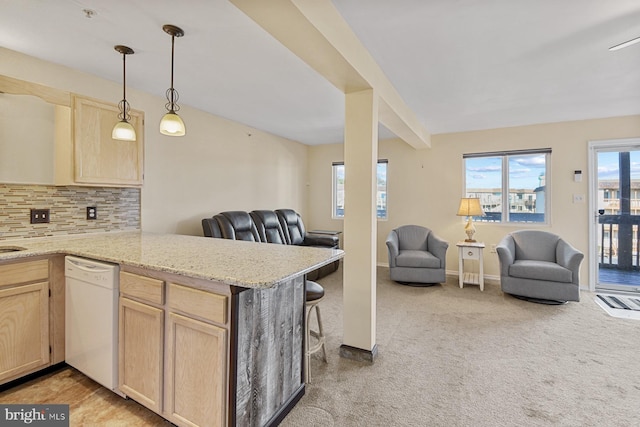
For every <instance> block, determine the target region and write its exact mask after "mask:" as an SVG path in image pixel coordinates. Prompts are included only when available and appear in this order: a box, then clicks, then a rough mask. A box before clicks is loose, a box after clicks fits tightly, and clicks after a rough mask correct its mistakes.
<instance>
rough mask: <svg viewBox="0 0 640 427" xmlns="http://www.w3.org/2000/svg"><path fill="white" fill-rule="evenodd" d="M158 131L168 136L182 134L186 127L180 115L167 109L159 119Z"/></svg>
mask: <svg viewBox="0 0 640 427" xmlns="http://www.w3.org/2000/svg"><path fill="white" fill-rule="evenodd" d="M160 133H161V134H163V135H169V136H184V134H185V133H186V128H185V126H184V122H183V121H182V119H181V118H180V116H179V115H177V114H176V113H175V112H173V111H169V112H168V113H167V114H165V115H164V116H163V117H162V120H161V121H160Z"/></svg>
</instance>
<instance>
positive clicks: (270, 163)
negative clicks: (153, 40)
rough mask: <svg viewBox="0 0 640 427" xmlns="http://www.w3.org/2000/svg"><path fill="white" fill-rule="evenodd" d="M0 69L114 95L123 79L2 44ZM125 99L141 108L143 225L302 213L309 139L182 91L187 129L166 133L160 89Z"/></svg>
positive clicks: (183, 229)
mask: <svg viewBox="0 0 640 427" xmlns="http://www.w3.org/2000/svg"><path fill="white" fill-rule="evenodd" d="M0 74H4V75H7V76H10V77H14V78H17V79H21V80H26V81H30V82H34V83H39V84H42V85H45V86H50V87H54V88H57V89H61V90H65V91H69V92H74V93H78V94H82V95H85V96H89V97H93V98H97V99H102V100H104V101H107V102H112V103H117V102H118V101H119V100H120V96H121V93H122V92H121V91H122V86H121V83H118V82H112V81H108V80H104V79H101V78H98V77H96V76H93V75H90V74H86V73H82V72H79V71H76V70H72V69H70V68H66V67H63V66H60V65H56V64H53V63H50V62H46V61H41V60H39V59H36V58H33V57H30V56H26V55H23V54H20V53H17V52H14V51H11V50H7V49H3V48H0ZM165 89H166V88H158V93H159V94H164V91H165ZM212 95H213V94H212ZM127 100H128V101H129V102H130V104H131V107H132V108H134V109H138V110H142V111H144V112H145V180H144V187H143V189H142V202H141V203H142V214H141V215H142V229H143V230H145V231H154V232H167V233H179V234H194V235H202V226H201V223H200V220H201V219H202V218H204V217H207V216H212V215H213V214H216V213H218V212H220V211H224V210H247V211H250V210H253V209H277V208H285V207H286V208H292V209H295V210H297V211H298V212H300V213H301V214H302V215H303V216H304V214H305V208H306V201H307V187H306V176H307V146H305V145H303V144H301V143H298V142H295V141H291V140H287V139H284V138H280V137H277V136H274V135H271V134H268V133H265V132H261V131H258V130H256V129H253V128H250V127H248V126H245V125H242V124H239V123H235V122H232V121H229V120H226V119H223V118H220V117H217V116H214V115H211V114H208V113H205V112H202V111H200V110H196V109H193V108H190V107H189V106H188V105H187V104H186V103H188V100H186V99H184V100H182V99H181V109H180V115H181V117H182V118H183V120H184V121H185V123H186V126H187V135H186V136H185V137H182V138H175V137H169V136H164V135H161V134H160V133H159V131H158V123H159V121H160V118H161V117H162V115H163V114H164V112H165V110H164V105H165V103H166V100H165V99H164V98H163V97H160V96H154V95H151V94H148V93H144V92H140V91H136V90H133V89H131V88H127Z"/></svg>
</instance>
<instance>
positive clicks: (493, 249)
mask: <svg viewBox="0 0 640 427" xmlns="http://www.w3.org/2000/svg"><path fill="white" fill-rule="evenodd" d="M496 246H497V245H491V251H490V252H491V253H492V254H495V253H496Z"/></svg>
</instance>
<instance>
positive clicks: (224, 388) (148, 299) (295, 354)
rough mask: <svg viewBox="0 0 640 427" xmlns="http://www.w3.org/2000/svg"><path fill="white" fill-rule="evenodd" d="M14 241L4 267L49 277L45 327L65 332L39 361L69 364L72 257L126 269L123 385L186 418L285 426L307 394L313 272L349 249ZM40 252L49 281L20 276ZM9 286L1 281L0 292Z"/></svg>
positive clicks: (160, 409)
mask: <svg viewBox="0 0 640 427" xmlns="http://www.w3.org/2000/svg"><path fill="white" fill-rule="evenodd" d="M11 247H16V248H18V247H20V248H24V250H20V251H14V252H5V253H0V269H2V268H9V269H10V271H13V272H14V273H13V274H12V276H13V278H14V282H15V283H27V284H28V286H35V285H36V283H34V282H39V281H44V280H48V283H49V289H50V290H52V291H53V295H52V298H50V299H51V300H52V301H53V302H52V301H49V309H50V315H49V316H47V317H48V318H49V319H50V322H49V323H47V325H48V328H51V330H57V331H58V333H54V332H52V333H50V334H48V337H45V338H43V339H46V340H47V347H48V346H49V343H50V344H51V346H52V347H53V352H52V356H51V357H50V358H49V356H48V354H42V359H46V360H41V362H42V363H41V366H40V368H42V367H46V365H47V364H51V363H57V362H59V361H62V360H64V359H63V354H62V355H60V350H59V343H60V341H62V342H63V341H64V338H63V337H62V338H61V337H60V336H59V335H60V333H59V331H60V325H59V323H60V314H59V312H60V310H64V309H63V308H61V307H60V306H59V301H64V298H62V300H61V299H60V296H59V293H60V292H61V289H64V286H62V287H61V286H60V283H59V282H60V281H64V277H63V262H62V261H61V259H62V258H63V255H75V256H78V257H84V258H89V259H94V260H99V261H106V262H111V263H114V264H118V265H119V266H120V303H119V313H120V320H119V331H120V337H119V373H120V374H119V376H120V378H119V385H120V390H121V391H122V392H124V394H126V395H127V396H129V397H131V398H132V399H134V400H136V401H137V402H139V403H141V404H143V405H145V406H147V407H148V408H149V409H151V410H153V411H154V412H156V413H158V414H160V415H161V416H163V417H165V418H166V419H168V420H169V421H171V422H173V423H174V424H177V425H243V426H262V425H275V424H277V423H279V421H280V420H281V419H282V418H283V417H284V416H285V415H286V413H288V411H289V410H290V409H291V408H292V407H293V406H294V405H295V404H296V402H297V401H298V400H299V399H300V398H301V397H302V395H303V394H304V382H303V375H302V373H303V361H304V357H303V338H304V332H303V331H304V275H305V273H307V272H309V271H312V270H314V269H316V268H318V267H321V266H323V265H326V264H328V263H331V262H333V261H336V260H338V259H340V258H342V257H343V256H344V252H343V251H341V250H338V249H318V248H310V247H298V246H288V245H276V244H267V243H254V242H244V241H232V240H224V239H211V238H203V237H195V236H182V235H167V234H153V233H144V232H118V233H101V234H85V235H81V236H65V237H52V238H33V239H20V240H12V241H0V250H1V249H2V248H11ZM43 260H46V261H47V262H48V263H49V268H48V276H47V277H46V278H45V277H42V278H40V277H39V276H37V274H36V275H35V276H33V275H31V276H30V275H29V274H30V273H29V274H27V277H26V278H25V279H24V280H22V279H19V278H18V274H17V273H15V272H16V271H19V269H18V267H19V266H20V265H23V264H24V263H33V262H40V263H42V262H43ZM34 265H35V264H34ZM32 270H33V269H31V268H30V269H29V271H32ZM61 270H62V271H61ZM24 271H25V272H26V271H27V270H24ZM43 274H44V273H43ZM32 276H33V277H32ZM36 279H37V280H36ZM8 285H10V283H3V282H2V281H0V295H1V292H3V290H5V288H6V287H7V286H8ZM3 286H4V287H3ZM9 288H10V290H11V289H15V287H11V286H9ZM55 301H58V303H55ZM56 313H57V314H56ZM62 319H64V317H62ZM56 323H57V324H56ZM63 329H64V327H63ZM56 343H57V344H58V345H57V346H56ZM56 348H58V349H57V350H56ZM63 348H64V347H63ZM43 353H44V352H43ZM62 353H63V351H62ZM50 359H51V360H50ZM37 370H38V366H36V365H33V366H31V367H30V368H29V372H33V371H37ZM29 372H24V373H22V374H23V375H24V374H26V373H29ZM19 376H20V375H18V374H17V373H15V372H14V375H13V376H12V377H10V379H12V378H18V377H19ZM0 379H4V378H2V377H0Z"/></svg>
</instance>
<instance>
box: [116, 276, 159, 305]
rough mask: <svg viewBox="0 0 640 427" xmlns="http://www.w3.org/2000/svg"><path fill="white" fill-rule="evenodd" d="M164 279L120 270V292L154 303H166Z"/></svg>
mask: <svg viewBox="0 0 640 427" xmlns="http://www.w3.org/2000/svg"><path fill="white" fill-rule="evenodd" d="M163 283H164V282H163V281H162V280H158V279H153V278H151V277H146V276H140V275H138V274H133V273H127V272H126V271H121V272H120V293H121V294H122V295H126V296H128V297H133V298H139V299H141V300H144V301H148V302H151V303H154V304H158V305H162V304H164V298H163V294H162V284H163Z"/></svg>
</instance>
